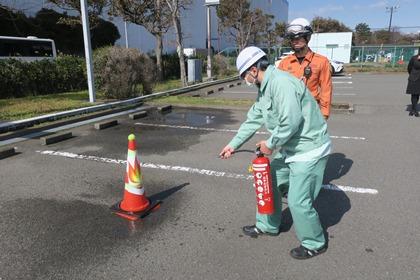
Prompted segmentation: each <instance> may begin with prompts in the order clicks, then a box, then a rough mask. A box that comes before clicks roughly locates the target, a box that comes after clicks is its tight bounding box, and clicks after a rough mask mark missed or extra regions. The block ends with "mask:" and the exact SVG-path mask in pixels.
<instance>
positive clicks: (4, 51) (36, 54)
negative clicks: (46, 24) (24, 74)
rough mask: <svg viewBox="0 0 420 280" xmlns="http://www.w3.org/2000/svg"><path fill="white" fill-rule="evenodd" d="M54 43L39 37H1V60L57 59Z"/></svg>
mask: <svg viewBox="0 0 420 280" xmlns="http://www.w3.org/2000/svg"><path fill="white" fill-rule="evenodd" d="M56 57H57V51H56V49H55V44H54V41H53V40H51V39H40V38H37V37H32V36H29V37H26V38H25V37H8V36H0V59H7V58H14V59H19V60H23V61H35V60H41V59H55V58H56Z"/></svg>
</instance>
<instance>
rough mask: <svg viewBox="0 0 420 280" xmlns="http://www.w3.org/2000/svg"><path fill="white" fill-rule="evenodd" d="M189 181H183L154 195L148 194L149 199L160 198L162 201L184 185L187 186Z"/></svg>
mask: <svg viewBox="0 0 420 280" xmlns="http://www.w3.org/2000/svg"><path fill="white" fill-rule="evenodd" d="M189 184H190V183H184V184H181V185H179V186H176V187H172V188H170V189H167V190H164V191H161V192H158V193H155V194H154V195H151V196H149V199H150V200H151V201H156V200H161V201H162V202H164V201H165V199H167V198H168V197H170V196H171V195H173V194H174V193H176V192H177V191H179V190H181V189H183V188H184V187H186V186H188V185H189Z"/></svg>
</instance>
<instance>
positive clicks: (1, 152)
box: [0, 148, 16, 159]
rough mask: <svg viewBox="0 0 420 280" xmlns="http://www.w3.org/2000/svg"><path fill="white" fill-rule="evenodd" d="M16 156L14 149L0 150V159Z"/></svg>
mask: <svg viewBox="0 0 420 280" xmlns="http://www.w3.org/2000/svg"><path fill="white" fill-rule="evenodd" d="M15 154H16V148H0V159H4V158H7V157H11V156H13V155H15Z"/></svg>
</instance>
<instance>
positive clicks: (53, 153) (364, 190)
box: [36, 150, 378, 194]
mask: <svg viewBox="0 0 420 280" xmlns="http://www.w3.org/2000/svg"><path fill="white" fill-rule="evenodd" d="M36 152H37V153H40V154H42V155H48V156H60V157H65V158H72V159H81V160H89V161H97V162H103V163H114V164H120V165H124V164H126V162H127V161H126V160H122V159H112V158H104V157H97V156H89V155H80V154H74V153H69V152H61V151H50V150H46V151H36ZM140 166H141V167H143V168H152V169H162V170H170V171H180V172H187V173H192V174H199V175H205V176H215V177H225V178H232V179H242V180H252V179H253V176H252V175H247V174H237V173H229V172H224V171H215V170H208V169H199V168H194V167H187V166H171V165H164V164H155V163H140ZM322 187H323V188H324V189H326V190H333V191H343V192H354V193H366V194H378V190H376V189H369V188H360V187H351V186H340V185H335V184H327V185H322Z"/></svg>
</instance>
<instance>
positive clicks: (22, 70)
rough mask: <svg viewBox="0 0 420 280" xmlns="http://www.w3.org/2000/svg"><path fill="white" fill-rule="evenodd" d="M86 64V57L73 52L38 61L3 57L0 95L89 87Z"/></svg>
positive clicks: (0, 61) (45, 92)
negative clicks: (73, 54) (76, 55)
mask: <svg viewBox="0 0 420 280" xmlns="http://www.w3.org/2000/svg"><path fill="white" fill-rule="evenodd" d="M83 68H84V59H83V58H78V57H72V56H64V57H58V58H57V59H56V60H46V59H44V60H40V61H34V62H24V61H20V60H16V59H6V60H0V98H10V97H23V96H29V95H33V96H36V95H43V94H52V93H60V92H64V91H74V90H82V89H85V88H86V87H87V83H86V77H85V74H84V70H83Z"/></svg>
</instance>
